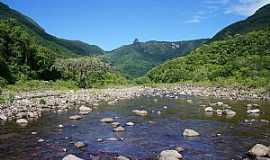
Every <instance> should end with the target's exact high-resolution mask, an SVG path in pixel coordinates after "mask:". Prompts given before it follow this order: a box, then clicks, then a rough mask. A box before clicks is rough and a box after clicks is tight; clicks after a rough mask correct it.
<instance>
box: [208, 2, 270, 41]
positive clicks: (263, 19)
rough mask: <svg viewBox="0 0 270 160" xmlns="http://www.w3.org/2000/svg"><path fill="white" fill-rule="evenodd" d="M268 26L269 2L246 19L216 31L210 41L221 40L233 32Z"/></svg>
mask: <svg viewBox="0 0 270 160" xmlns="http://www.w3.org/2000/svg"><path fill="white" fill-rule="evenodd" d="M266 27H270V4H268V5H265V6H264V7H262V8H260V9H259V10H258V11H257V12H256V13H255V14H254V15H252V16H250V17H248V18H247V19H246V20H243V21H239V22H236V23H234V24H231V25H229V26H228V27H226V28H224V29H223V30H221V31H220V32H218V33H217V34H216V35H215V36H214V37H213V38H212V39H211V41H215V40H222V39H225V38H227V37H229V36H233V35H235V34H244V33H247V32H250V31H254V30H260V29H263V28H266Z"/></svg>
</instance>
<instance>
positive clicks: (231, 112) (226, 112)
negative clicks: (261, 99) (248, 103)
mask: <svg viewBox="0 0 270 160" xmlns="http://www.w3.org/2000/svg"><path fill="white" fill-rule="evenodd" d="M224 112H225V114H226V115H228V116H232V117H233V116H235V115H236V112H235V111H233V110H230V109H225V111H224Z"/></svg>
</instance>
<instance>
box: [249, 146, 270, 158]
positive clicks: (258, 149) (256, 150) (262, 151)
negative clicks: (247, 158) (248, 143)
mask: <svg viewBox="0 0 270 160" xmlns="http://www.w3.org/2000/svg"><path fill="white" fill-rule="evenodd" d="M248 152H249V153H250V154H251V155H254V156H258V157H263V156H267V155H268V154H269V153H270V149H269V148H268V147H267V146H265V145H262V144H256V145H255V146H254V147H252V148H251V149H250V150H249V151H248Z"/></svg>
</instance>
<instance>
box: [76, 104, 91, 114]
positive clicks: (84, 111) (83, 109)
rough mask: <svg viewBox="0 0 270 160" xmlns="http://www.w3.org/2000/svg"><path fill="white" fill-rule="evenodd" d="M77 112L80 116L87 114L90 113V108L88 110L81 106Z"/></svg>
mask: <svg viewBox="0 0 270 160" xmlns="http://www.w3.org/2000/svg"><path fill="white" fill-rule="evenodd" d="M79 110H80V114H88V113H89V112H92V108H89V107H86V106H81V107H80V108H79Z"/></svg>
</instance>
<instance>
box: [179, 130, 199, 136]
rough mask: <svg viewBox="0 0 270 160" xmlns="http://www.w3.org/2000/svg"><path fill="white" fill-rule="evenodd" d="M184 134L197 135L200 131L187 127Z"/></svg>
mask: <svg viewBox="0 0 270 160" xmlns="http://www.w3.org/2000/svg"><path fill="white" fill-rule="evenodd" d="M183 136H185V137H197V136H200V133H199V132H197V131H195V130H193V129H185V130H184V132H183Z"/></svg>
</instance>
